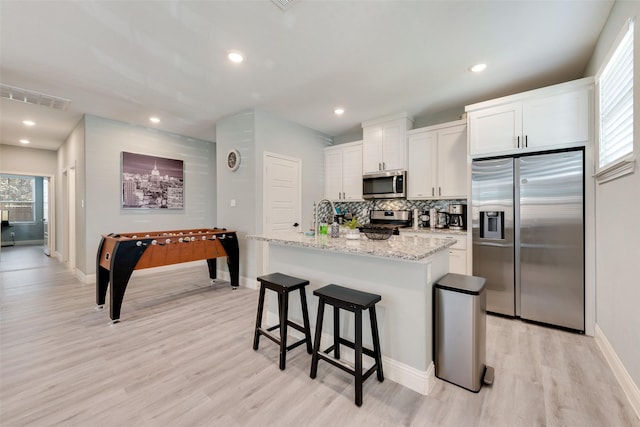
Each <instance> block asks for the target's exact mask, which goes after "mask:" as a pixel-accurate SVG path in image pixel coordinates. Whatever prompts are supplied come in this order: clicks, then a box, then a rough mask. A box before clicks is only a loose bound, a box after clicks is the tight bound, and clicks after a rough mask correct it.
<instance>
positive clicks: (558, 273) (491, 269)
mask: <svg viewBox="0 0 640 427" xmlns="http://www.w3.org/2000/svg"><path fill="white" fill-rule="evenodd" d="M583 198H584V152H583V150H575V151H564V152H554V153H545V154H534V155H522V156H518V157H508V158H495V159H487V160H474V161H473V163H472V210H471V219H472V221H471V224H472V228H473V229H472V232H473V233H472V234H473V275H474V276H481V277H484V278H486V279H487V282H486V291H487V311H489V312H493V313H498V314H503V315H507V316H514V317H520V318H522V319H526V320H532V321H536V322H542V323H546V324H551V325H556V326H561V327H564V328H569V329H574V330H577V331H584V207H583V206H584V204H583Z"/></svg>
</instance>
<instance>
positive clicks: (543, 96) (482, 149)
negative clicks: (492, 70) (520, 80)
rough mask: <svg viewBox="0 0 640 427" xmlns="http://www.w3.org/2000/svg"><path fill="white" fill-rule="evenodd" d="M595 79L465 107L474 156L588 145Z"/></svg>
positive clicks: (589, 78)
mask: <svg viewBox="0 0 640 427" xmlns="http://www.w3.org/2000/svg"><path fill="white" fill-rule="evenodd" d="M592 88H593V78H591V77H587V78H584V79H580V80H575V81H572V82H568V83H562V84H559V85H555V86H550V87H547V88H543V89H537V90H533V91H529V92H525V93H521V94H517V95H512V96H508V97H504V98H499V99H495V100H491V101H486V102H482V103H479V104H474V105H468V106H467V107H466V109H465V110H466V111H467V118H468V124H469V128H468V132H469V154H470V155H471V156H473V157H479V156H487V155H497V154H513V153H517V152H533V151H540V150H547V149H554V148H566V147H572V146H581V145H585V144H586V142H587V141H588V140H589V105H590V98H591V96H590V95H591V92H592Z"/></svg>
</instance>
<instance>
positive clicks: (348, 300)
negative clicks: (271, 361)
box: [311, 285, 384, 406]
mask: <svg viewBox="0 0 640 427" xmlns="http://www.w3.org/2000/svg"><path fill="white" fill-rule="evenodd" d="M313 294H314V295H316V296H317V297H318V298H319V302H318V319H317V321H316V336H315V341H314V346H313V355H312V357H311V378H315V377H316V374H317V372H318V360H320V359H321V360H325V361H327V362H329V363H331V364H332V365H334V366H336V367H338V368H340V369H342V370H343V371H345V372H348V373H350V374H351V375H353V376H354V377H355V379H356V405H358V406H361V405H362V383H363V382H364V381H365V380H366V379H367V378H369V377H370V376H371V374H373V373H374V372H377V376H378V381H380V382H382V381H384V375H383V373H382V356H381V352H380V339H379V337H378V322H377V319H376V303H377V302H378V301H380V300H381V299H382V297H381V296H380V295H375V294H370V293H367V292H361V291H356V290H354V289H349V288H345V287H343V286H338V285H327V286H325V287H322V288H320V289H316V290H315V291H313ZM325 304H329V305H332V306H333V345H332V346H331V347H329V348H327V349H326V350H323V352H320V337H321V335H322V321H323V317H324V305H325ZM341 308H342V309H344V310H348V311H351V312H352V313H354V314H355V318H356V319H355V342H351V341H348V340H346V339H344V338H341V337H340V309H341ZM366 309H369V318H370V320H371V334H372V338H373V350H371V349H368V348H364V347H363V346H362V311H363V310H366ZM340 344H343V345H346V346H347V347H350V348H352V349H354V350H355V367H354V369H352V368H351V366H349V365H347V364H346V363H344V362H342V361H341V360H340ZM332 350H333V357H331V356H330V355H329V353H330V352H331V351H332ZM363 353H364V354H366V355H367V356H369V357H372V358H373V359H374V360H375V363H374V365H373V366H372V367H371V368H369V369H368V370H367V372H365V373H364V374H363V373H362V354H363Z"/></svg>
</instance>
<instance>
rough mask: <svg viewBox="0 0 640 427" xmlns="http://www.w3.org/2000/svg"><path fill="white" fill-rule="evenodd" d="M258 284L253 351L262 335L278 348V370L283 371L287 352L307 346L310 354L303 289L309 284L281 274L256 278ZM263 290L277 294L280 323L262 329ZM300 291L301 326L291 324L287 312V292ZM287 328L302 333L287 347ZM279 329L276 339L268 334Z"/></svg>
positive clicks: (307, 320)
mask: <svg viewBox="0 0 640 427" xmlns="http://www.w3.org/2000/svg"><path fill="white" fill-rule="evenodd" d="M258 281H259V282H260V297H259V299H258V316H257V318H256V329H255V334H254V337H253V349H254V350H257V349H258V345H259V344H260V335H264V336H265V337H267V338H269V339H270V340H271V341H273V342H275V343H276V344H278V345H279V346H280V369H282V370H284V368H285V363H286V357H287V351H289V350H291V349H293V348H296V347H298V346H299V345H301V344H303V343H306V344H307V353H309V354H311V330H310V328H309V313H308V310H307V297H306V296H305V292H304V287H305V286H307V285H308V284H309V281H308V280H303V279H298V278H297V277H292V276H287V275H286V274H282V273H271V274H267V275H265V276H260V277H258ZM265 289H271V290H272V291H275V292H277V293H278V313H279V320H280V323H278V324H277V325H274V326H271V327H268V328H266V329H264V328H262V311H263V309H264V294H265ZM296 289H299V290H300V303H301V304H302V321H303V323H304V325H303V326H301V325H298V324H297V323H293V322H292V321H290V320H289V318H288V311H289V292H291V291H295V290H296ZM287 326H291V327H292V328H294V329H297V330H298V331H300V332H302V333H303V334H304V338H302V339H301V340H298V341H296V342H294V343H293V344H290V345H289V346H287ZM278 328H280V337H279V338H278V337H276V336H274V335H273V334H271V333H270V331H273V330H274V329H278Z"/></svg>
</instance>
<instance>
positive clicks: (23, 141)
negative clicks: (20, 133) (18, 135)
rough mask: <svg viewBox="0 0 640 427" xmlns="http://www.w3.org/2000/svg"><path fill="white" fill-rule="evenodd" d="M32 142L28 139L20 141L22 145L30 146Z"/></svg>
mask: <svg viewBox="0 0 640 427" xmlns="http://www.w3.org/2000/svg"><path fill="white" fill-rule="evenodd" d="M30 142H31V141H29V140H28V139H21V140H20V143H22V144H28V143H30Z"/></svg>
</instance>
